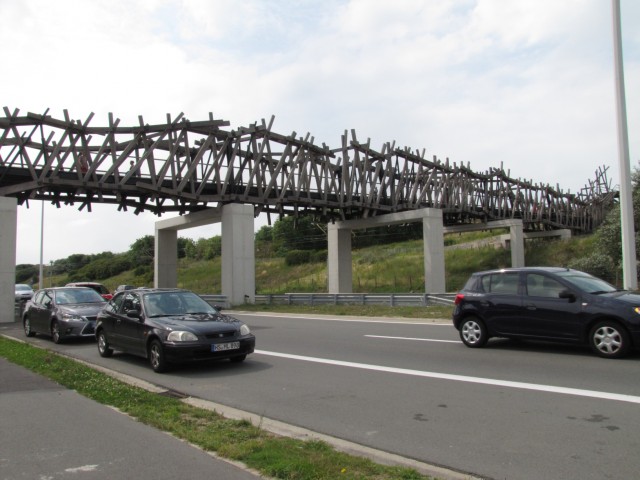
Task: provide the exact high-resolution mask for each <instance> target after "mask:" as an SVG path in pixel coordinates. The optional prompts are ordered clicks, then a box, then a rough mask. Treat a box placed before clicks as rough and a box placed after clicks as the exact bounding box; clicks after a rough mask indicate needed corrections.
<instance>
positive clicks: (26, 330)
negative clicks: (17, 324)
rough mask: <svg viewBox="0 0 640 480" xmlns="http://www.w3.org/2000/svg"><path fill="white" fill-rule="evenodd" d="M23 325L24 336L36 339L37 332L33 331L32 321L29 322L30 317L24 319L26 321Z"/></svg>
mask: <svg viewBox="0 0 640 480" xmlns="http://www.w3.org/2000/svg"><path fill="white" fill-rule="evenodd" d="M22 325H23V327H24V334H25V335H26V336H27V337H35V336H36V332H34V331H33V330H31V320H29V317H28V316H27V317H24V320H23V321H22Z"/></svg>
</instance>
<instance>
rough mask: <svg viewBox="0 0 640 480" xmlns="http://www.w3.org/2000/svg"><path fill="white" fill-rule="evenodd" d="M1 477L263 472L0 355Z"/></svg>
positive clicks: (223, 477) (245, 478)
mask: <svg viewBox="0 0 640 480" xmlns="http://www.w3.org/2000/svg"><path fill="white" fill-rule="evenodd" d="M0 432H2V434H1V435H0V479H1V480H6V479H34V478H38V479H46V480H58V479H68V478H69V479H70V478H73V479H91V480H93V479H105V480H107V479H108V480H112V479H114V478H138V479H141V480H144V479H153V480H162V479H167V480H169V479H170V480H174V479H176V478H215V479H216V480H256V479H259V478H261V477H260V476H258V475H255V474H253V473H251V472H249V471H247V470H245V469H243V468H241V467H239V466H236V465H232V464H230V463H228V462H226V461H224V460H221V459H219V458H215V457H213V456H211V455H209V454H207V453H205V452H204V451H202V450H200V449H199V448H197V447H194V446H191V445H189V444H187V443H185V442H183V441H181V440H178V439H176V438H174V437H172V436H170V435H167V434H166V433H163V432H161V431H159V430H156V429H154V428H152V427H149V426H147V425H144V424H141V423H139V422H137V421H135V420H134V419H132V418H130V417H128V416H126V415H124V414H121V413H119V412H117V411H115V410H114V409H112V408H109V407H107V406H105V405H102V404H99V403H97V402H94V401H93V400H89V399H87V398H85V397H83V396H81V395H80V394H78V393H76V392H75V391H72V390H68V389H66V388H64V387H61V386H60V385H58V384H56V383H54V382H52V381H50V380H48V379H46V378H44V377H41V376H39V375H37V374H35V373H33V372H31V371H30V370H27V369H26V368H23V367H20V366H18V365H15V364H13V363H11V362H9V361H7V360H5V359H4V358H0Z"/></svg>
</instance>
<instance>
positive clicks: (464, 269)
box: [45, 231, 595, 294]
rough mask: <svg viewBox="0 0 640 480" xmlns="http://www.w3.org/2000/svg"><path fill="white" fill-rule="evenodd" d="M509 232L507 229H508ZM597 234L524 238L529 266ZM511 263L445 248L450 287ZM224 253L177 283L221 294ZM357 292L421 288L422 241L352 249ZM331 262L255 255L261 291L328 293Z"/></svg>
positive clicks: (195, 264)
mask: <svg viewBox="0 0 640 480" xmlns="http://www.w3.org/2000/svg"><path fill="white" fill-rule="evenodd" d="M505 232H506V231H505ZM488 233H489V232H470V233H463V234H451V235H447V236H446V237H445V240H446V244H447V245H456V244H460V243H469V242H472V241H474V240H483V239H486V238H488V236H489V235H488ZM594 248H595V246H594V237H593V236H582V237H573V238H571V239H570V240H568V241H558V240H529V241H527V242H526V243H525V263H526V264H527V265H531V266H534V265H557V266H566V265H567V264H568V263H569V262H570V261H571V260H572V259H575V258H580V257H586V256H588V255H589V254H590V253H591V252H592V251H593V250H594ZM510 265H511V252H510V250H508V249H504V248H493V247H490V246H482V247H469V248H466V249H445V268H446V285H445V288H446V291H447V292H455V291H457V290H459V289H460V288H462V286H463V285H464V282H465V281H466V280H467V278H468V277H469V275H470V273H471V272H474V271H479V270H488V269H493V268H502V267H508V266H510ZM138 270H142V273H140V275H135V273H134V272H135V271H134V270H132V271H129V272H124V273H122V274H120V275H118V276H115V277H111V278H105V279H99V280H97V281H99V282H101V283H103V284H104V285H106V286H107V288H109V289H111V290H113V289H114V288H115V287H116V286H117V285H120V284H129V285H138V286H143V285H144V286H151V285H152V284H153V272H152V271H151V270H149V269H148V268H143V269H138ZM221 271H222V267H221V261H220V257H216V258H214V259H212V260H193V259H187V258H181V259H179V260H178V287H180V288H185V289H188V290H193V291H194V292H196V293H199V294H220V293H221V291H222V286H221V276H222V273H221ZM352 272H353V292H354V293H410V292H419V293H422V292H424V290H425V287H424V251H423V243H422V240H408V241H405V242H398V243H392V244H386V245H377V246H372V247H367V248H361V249H357V250H353V251H352ZM66 281H67V278H66V276H62V277H56V276H54V277H47V278H46V280H45V285H46V286H49V285H53V286H58V285H64V284H65V283H66ZM327 283H328V282H327V264H326V262H315V263H306V264H303V265H293V266H289V265H287V264H286V262H285V259H284V258H282V257H274V258H263V257H257V258H256V293H257V294H283V293H308V292H311V293H326V292H327V291H328V285H327Z"/></svg>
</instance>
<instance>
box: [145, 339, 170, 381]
mask: <svg viewBox="0 0 640 480" xmlns="http://www.w3.org/2000/svg"><path fill="white" fill-rule="evenodd" d="M149 363H150V364H151V368H153V371H154V372H156V373H162V372H165V371H166V370H167V360H166V358H165V356H164V349H163V348H162V344H161V343H160V341H159V340H152V341H151V343H150V344H149Z"/></svg>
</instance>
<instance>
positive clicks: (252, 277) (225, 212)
mask: <svg viewBox="0 0 640 480" xmlns="http://www.w3.org/2000/svg"><path fill="white" fill-rule="evenodd" d="M222 294H223V295H226V296H227V300H228V301H229V303H230V304H231V305H242V304H244V303H255V301H256V256H255V236H254V232H253V206H252V205H243V204H237V203H230V204H227V205H224V206H223V207H222Z"/></svg>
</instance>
